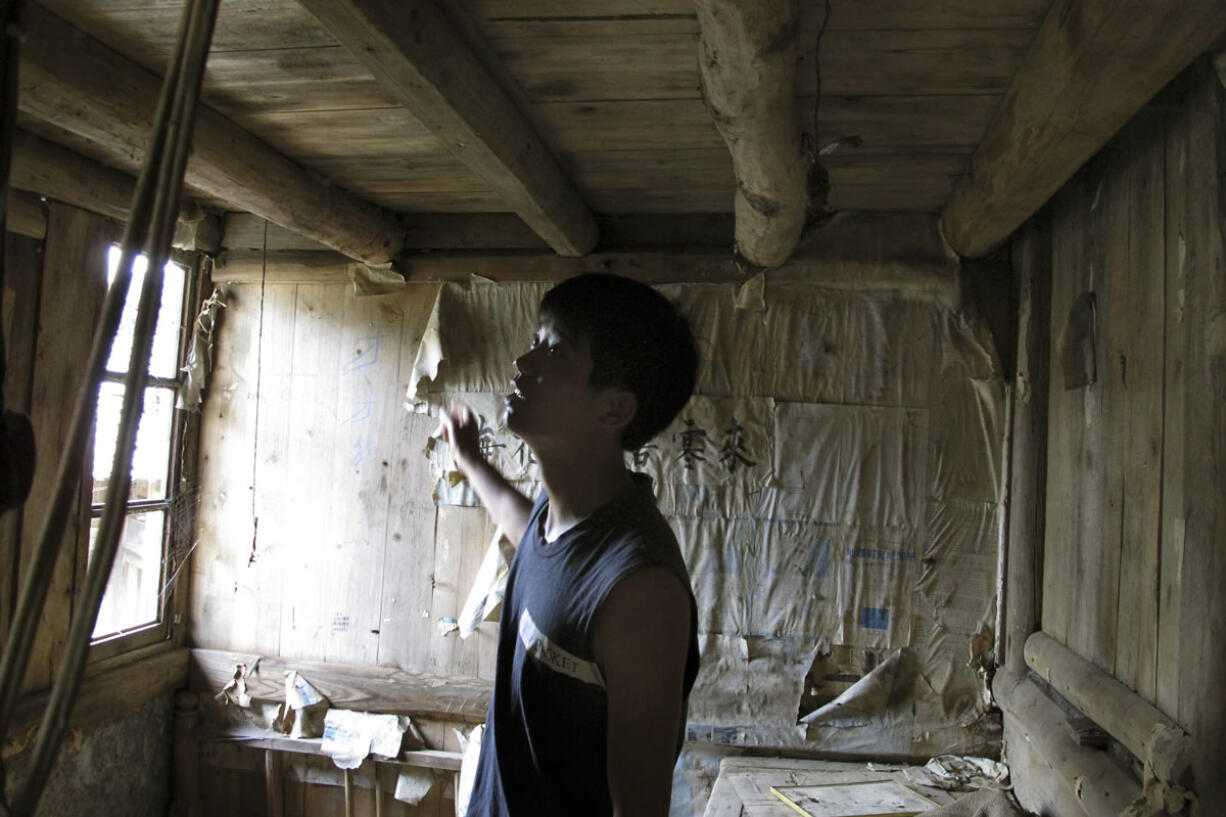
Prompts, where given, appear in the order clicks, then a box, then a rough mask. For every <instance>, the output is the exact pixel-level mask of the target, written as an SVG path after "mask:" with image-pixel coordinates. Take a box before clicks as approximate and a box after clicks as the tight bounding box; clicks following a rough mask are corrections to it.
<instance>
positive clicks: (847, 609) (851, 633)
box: [834, 528, 917, 649]
mask: <svg viewBox="0 0 1226 817" xmlns="http://www.w3.org/2000/svg"><path fill="white" fill-rule="evenodd" d="M916 561H917V560H916V543H915V541H914V538H913V537H903V538H901V539H900V538H895V537H893V536H891V535H889V533H888V532H886V531H881V530H877V529H872V528H855V529H851V530H846V531H844V532H843V536H842V537H841V541H840V551H839V559H838V561H837V565H838V581H837V586H838V593H837V601H836V606H837V608H838V610H839V619H838V627H837V628H836V630H835V634H834V641H835V642H836V643H838V644H850V645H853V646H857V647H878V648H882V649H896V648H898V647H905V646H907V645H908V644H910V643H911V627H912V611H911V594H912V588H913V587H914V586H915V575H916Z"/></svg>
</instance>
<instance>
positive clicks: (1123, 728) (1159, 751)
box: [1026, 633, 1192, 783]
mask: <svg viewBox="0 0 1226 817" xmlns="http://www.w3.org/2000/svg"><path fill="white" fill-rule="evenodd" d="M1026 664H1027V665H1028V666H1029V667H1030V668H1031V669H1032V670H1034V671H1035V673H1036V674H1038V676H1039V677H1040V678H1042V679H1043V680H1044V681H1046V682H1047V683H1049V684H1051V685H1052V688H1053V689H1055V690H1056V691H1057V692H1059V693H1060V694H1061V695H1062V696H1064V697H1065V698H1067V699H1068V701H1069V703H1071V704H1072V705H1073V706H1075V707H1077V708H1078V709H1080V710H1081V711H1082V712H1084V713H1085V714H1086V716H1087V717H1089V718H1090V719H1091V720H1092V721H1094V722H1095V723H1097V724H1098V725H1099V726H1101V727H1102V728H1103V729H1104V730H1106V732H1107V733H1108V734H1109V735H1111V736H1112V737H1113V738H1115V739H1116V740H1118V741H1119V742H1120V743H1122V744H1124V746H1125V747H1127V749H1128V751H1130V752H1132V753H1133V754H1134V755H1136V756H1137V757H1138V758H1140V759H1141V760H1142V761H1144V762H1145V764H1146V767H1147V768H1149V767H1152V768H1153V769H1154V770H1155V771H1156V772H1157V773H1158V774H1159V775H1160V776H1161V777H1162V779H1163V780H1164V781H1166V782H1172V783H1178V782H1180V779H1181V778H1183V775H1184V772H1185V771H1186V770H1187V767H1188V765H1189V764H1190V763H1191V761H1192V756H1191V752H1192V743H1191V741H1190V740H1189V739H1188V736H1187V735H1186V734H1184V732H1183V730H1182V729H1180V728H1179V726H1178V725H1176V724H1175V722H1174V721H1172V720H1171V719H1170V718H1168V717H1167V716H1166V715H1163V714H1162V713H1161V712H1159V711H1158V709H1157V708H1156V707H1155V706H1154V705H1153V704H1151V703H1150V702H1149V701H1146V700H1145V699H1144V698H1142V697H1141V696H1139V695H1137V694H1136V693H1135V692H1133V691H1132V690H1131V689H1129V688H1128V687H1126V686H1124V685H1123V684H1121V683H1120V682H1119V681H1117V680H1116V679H1114V678H1112V677H1111V676H1110V675H1108V674H1107V673H1105V672H1103V671H1102V670H1100V669H1099V668H1098V667H1096V666H1094V665H1093V664H1091V663H1090V662H1089V661H1087V660H1085V659H1084V658H1082V657H1081V656H1079V655H1077V654H1076V653H1074V652H1073V651H1072V650H1070V649H1069V648H1068V647H1065V646H1064V645H1062V644H1061V643H1060V642H1059V641H1056V640H1055V639H1054V638H1052V637H1051V636H1049V635H1048V634H1047V633H1035V634H1034V635H1032V636H1030V638H1029V639H1028V640H1027V641H1026Z"/></svg>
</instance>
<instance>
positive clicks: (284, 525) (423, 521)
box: [191, 284, 494, 678]
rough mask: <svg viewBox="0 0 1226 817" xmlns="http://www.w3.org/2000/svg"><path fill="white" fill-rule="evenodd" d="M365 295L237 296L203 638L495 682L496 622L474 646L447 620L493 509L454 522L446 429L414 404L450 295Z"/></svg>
mask: <svg viewBox="0 0 1226 817" xmlns="http://www.w3.org/2000/svg"><path fill="white" fill-rule="evenodd" d="M349 290H350V286H349V285H348V284H296V285H268V286H266V287H261V286H259V285H241V286H232V287H230V288H229V289H228V291H227V294H226V295H225V299H224V300H225V302H226V305H227V306H226V308H225V310H224V312H223V315H222V320H223V321H224V322H225V323H226V324H227V326H224V327H223V329H222V331H221V332H220V342H219V344H218V346H217V351H216V359H217V362H218V364H217V368H216V370H215V372H214V376H213V379H212V380H211V382H210V383H209V397H208V400H207V403H206V408H205V417H204V422H203V427H202V431H201V433H202V438H201V480H202V482H201V484H202V486H203V493H202V496H201V506H200V516H199V537H200V539H201V540H202V541H203V542H205V543H206V546H205V547H204V548H203V549H202V551H201V552H202V553H203V554H205V558H203V559H197V560H196V562H195V573H194V577H193V588H194V590H193V602H192V610H193V613H192V616H191V631H192V640H193V642H194V644H195V645H196V646H202V647H216V648H220V649H228V650H235V651H240V652H254V653H260V654H265V655H274V656H286V657H291V658H295V659H302V660H318V661H328V662H334V663H342V664H380V665H384V666H399V667H401V668H402V669H409V670H419V671H430V672H439V673H453V674H463V675H467V676H470V677H484V678H492V677H493V662H492V661H493V636H492V631H493V627H494V625H492V624H490V625H485V627H483V628H481V630H480V631H479V632H478V634H476V635H474V636H473V637H471V638H469V639H468V640H466V641H461V640H460V639H459V637H458V636H457V635H456V634H455V633H451V634H449V635H443V634H441V633H440V632H439V629H438V626H437V621H438V620H439V619H440V618H447V617H450V618H454V617H455V615H456V613H457V612H458V610H459V606H460V605H462V604H463V601H464V595H465V594H466V593H467V591H468V588H469V586H470V585H471V583H472V579H473V577H474V576H475V574H476V570H477V568H478V566H479V564H480V559H481V556H482V554H483V552H484V544H485V543H486V542H488V541H489V538H490V535H491V534H492V532H493V531H492V529H487V522H486V514H485V512H484V510H483V509H480V508H443V509H441V510H440V511H439V513H438V514H437V515H436V512H435V504H434V500H433V497H432V494H431V491H432V489H433V485H432V484H431V482H430V478H429V474H428V471H427V466H428V463H427V461H426V458H425V457H424V456H422V451H423V450H424V447H425V445H426V442H427V438H428V435H429V434H430V432H431V431H433V430H434V423H433V421H431V420H430V418H428V417H425V416H424V415H417V414H411V413H409V412H407V411H405V409H404V408H403V406H402V403H403V398H404V394H405V391H406V389H407V386H408V378H409V375H410V373H411V372H412V369H413V363H414V360H415V357H416V354H417V348H418V345H419V342H420V340H421V335H422V332H423V330H424V329H425V325H426V320H427V318H428V317H429V312H430V309H431V308H432V306H433V304H434V300H435V296H436V293H437V285H427V284H418V285H411V286H409V287H407V288H406V289H405V290H404V292H403V293H402V294H400V295H398V296H383V297H379V298H356V297H354V296H353V295H352V294H351V293H350V291H349ZM252 452H254V457H253V455H252ZM436 538H437V539H438V541H439V542H440V545H439V548H438V549H437V550H436V547H435V541H436ZM462 542H463V543H467V544H468V545H469V546H467V547H460V544H461V543H462ZM457 599H458V601H457Z"/></svg>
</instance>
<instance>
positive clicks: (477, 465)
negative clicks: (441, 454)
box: [442, 404, 532, 545]
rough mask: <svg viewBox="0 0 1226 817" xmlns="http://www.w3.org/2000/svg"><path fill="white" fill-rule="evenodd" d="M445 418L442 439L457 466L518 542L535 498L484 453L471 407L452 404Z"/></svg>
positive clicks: (526, 525) (443, 417) (499, 523)
mask: <svg viewBox="0 0 1226 817" xmlns="http://www.w3.org/2000/svg"><path fill="white" fill-rule="evenodd" d="M442 420H443V439H444V440H445V441H446V442H447V444H448V445H450V446H451V450H452V452H453V456H454V458H455V463H456V466H457V467H459V469H460V471H461V472H462V473H463V474H464V477H465V478H466V479H467V480H468V482H469V484H470V485H472V486H473V490H474V491H476V492H477V496H479V497H480V498H481V503H482V504H483V505H485V509H486V510H487V511H488V512H489V515H490V516H491V517H492V518H493V520H494V523H495V524H496V525H498V527H500V528H502V532H503V533H505V534H506V537H507V539H509V540H510V542H511V544H512V545H518V544H519V540H520V539H521V538H522V537H523V535H524V530H526V529H527V527H528V517H529V516H531V515H532V500H531V499H529V498H528V497H526V496H524V495H523V494H521V493H520V492H519V491H517V490H516V489H515V486H513V485H512V484H511V483H510V482H508V481H507V479H506V477H504V476H503V475H502V474H500V473H499V472H498V469H496V468H495V467H494V466H492V465H490V464H489V463H488V462H487V461H486V459H485V458H484V457H482V456H481V444H480V436H479V434H478V428H477V418H476V417H474V416H473V413H472V410H471V409H469V408H468V406H465V405H463V404H454V405H452V406H451V408H450V409H448V410H446V411H444V412H443V416H442Z"/></svg>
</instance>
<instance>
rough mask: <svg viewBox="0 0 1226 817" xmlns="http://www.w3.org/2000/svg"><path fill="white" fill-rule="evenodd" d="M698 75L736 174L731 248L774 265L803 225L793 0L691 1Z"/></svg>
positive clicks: (803, 160) (804, 170) (803, 164)
mask: <svg viewBox="0 0 1226 817" xmlns="http://www.w3.org/2000/svg"><path fill="white" fill-rule="evenodd" d="M694 4H695V6H697V7H698V23H699V26H700V28H701V35H700V37H699V42H698V72H699V77H700V78H701V80H702V89H703V97H704V98H705V99H706V102H707V107H708V108H710V110H711V114H712V116H713V117H714V118H715V127H716V128H717V129H718V130H719V132H720V135H721V136H723V137H724V142H725V143H727V145H728V151H729V152H730V153H731V154H732V165H733V170H734V171H735V173H736V181H737V191H736V200H735V203H734V208H735V210H736V247H737V250H738V251H739V252H740V254H741V255H743V256H744V257H745V258H746V259H748V260H749V261H750V262H751V263H754V264H757V265H758V266H762V267H776V266H779V265H780V264H782V263H783V262H784V261H786V260H787V259H788V256H790V255H791V254H792V251H793V250H794V249H796V244H797V242H798V241H800V234H801V231H802V230H803V228H804V224H805V216H806V198H805V185H806V180H807V177H808V169H809V162H808V158H807V157H806V155H805V151H804V149H803V147H802V140H801V126H800V116H799V114H798V112H797V109H796V92H795V83H796V63H797V55H798V51H799V48H798V44H797V40H796V37H797V34H798V32H799V21H800V17H799V6H798V4H797V2H796V0H754V2H744V0H694Z"/></svg>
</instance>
